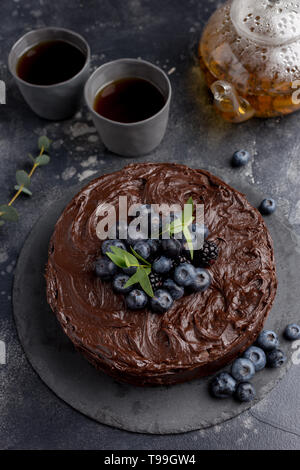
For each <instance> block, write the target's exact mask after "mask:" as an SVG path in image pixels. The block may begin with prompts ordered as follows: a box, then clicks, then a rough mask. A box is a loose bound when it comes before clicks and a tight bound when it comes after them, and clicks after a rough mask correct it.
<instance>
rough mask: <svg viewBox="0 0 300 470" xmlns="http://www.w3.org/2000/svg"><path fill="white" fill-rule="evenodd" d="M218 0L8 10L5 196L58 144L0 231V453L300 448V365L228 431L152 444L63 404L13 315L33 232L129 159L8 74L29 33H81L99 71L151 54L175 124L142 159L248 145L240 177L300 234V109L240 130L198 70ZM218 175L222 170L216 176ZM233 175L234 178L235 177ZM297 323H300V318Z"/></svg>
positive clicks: (33, 5)
mask: <svg viewBox="0 0 300 470" xmlns="http://www.w3.org/2000/svg"><path fill="white" fill-rule="evenodd" d="M217 3H218V2H216V1H210V2H207V1H200V0H193V1H188V0H185V1H182V0H181V1H179V0H163V1H158V0H140V1H138V0H131V1H130V0H128V1H127V0H126V1H121V0H119V1H116V0H115V1H101V2H100V1H96V0H90V1H89V2H83V1H82V2H79V1H78V0H74V1H73V2H72V3H70V2H67V1H66V0H60V1H58V0H55V1H52V2H50V1H48V0H43V1H40V2H33V1H27V2H15V1H10V2H4V3H3V5H2V6H1V13H2V21H1V27H0V79H2V80H5V82H6V84H7V89H8V90H7V104H6V105H0V152H1V158H0V169H1V174H0V181H1V190H0V200H1V202H2V201H3V202H5V201H7V200H8V198H9V197H10V196H11V195H12V192H11V188H13V185H14V184H15V182H14V174H15V171H16V169H20V168H24V169H26V168H27V169H28V166H27V165H28V162H29V160H28V159H27V158H26V154H27V153H28V152H34V151H35V139H36V137H37V136H38V135H41V134H43V133H47V134H48V136H49V137H50V138H51V139H53V149H52V153H51V155H52V161H51V165H50V166H49V167H45V168H44V169H41V170H38V171H37V173H36V175H35V176H34V181H33V185H32V190H33V192H34V196H33V198H32V199H28V198H26V197H23V198H20V199H19V200H18V202H17V203H16V207H18V208H19V210H20V213H21V220H20V221H19V223H18V224H7V225H6V226H5V227H4V228H1V233H0V281H1V287H0V305H1V327H0V339H1V340H3V341H5V342H6V345H7V364H6V365H0V377H1V382H0V383H1V385H0V390H1V394H0V410H1V423H0V436H1V448H39V449H41V448H84V449H87V448H100V449H136V448H144V449H153V448H155V449H164V448H167V449H215V448H219V449H224V448H230V449H256V448H257V449H261V448H263V449H268V448H273V449H274V448H275V449H297V448H298V449H299V447H300V424H299V420H300V419H299V411H298V410H299V409H300V402H299V400H300V398H299V393H297V392H298V391H299V386H300V377H299V366H296V365H293V367H292V368H291V369H290V371H289V372H288V374H287V375H286V377H285V379H284V380H283V381H282V382H281V383H280V384H279V385H278V386H277V387H276V388H275V389H274V390H273V391H272V392H271V393H270V394H269V395H267V397H266V398H265V399H264V400H263V401H262V402H260V403H259V404H258V405H256V406H255V407H254V408H252V410H251V411H250V412H246V413H244V414H243V415H241V416H240V417H239V418H236V419H234V420H232V421H229V422H227V423H225V424H223V425H220V426H215V427H213V428H211V429H209V430H202V431H196V432H191V433H187V434H184V435H178V436H165V437H161V436H145V435H136V434H130V433H126V432H124V431H118V430H116V429H112V428H109V427H106V426H102V425H99V424H97V423H95V422H93V421H91V420H89V419H87V418H85V417H84V416H82V415H80V414H79V413H77V412H76V411H74V410H72V409H71V408H69V407H68V406H67V405H66V404H65V403H63V402H62V401H60V400H59V399H58V398H56V397H55V396H54V395H53V393H52V392H50V391H49V389H48V388H47V387H46V386H45V385H44V384H43V383H42V382H41V381H40V379H39V378H38V377H37V376H36V374H35V373H34V372H33V371H32V369H31V367H30V365H29V364H28V362H27V360H26V359H25V356H24V353H23V351H22V348H21V346H20V344H19V342H18V339H17V336H16V330H15V327H14V324H13V319H12V309H11V285H12V274H13V270H14V266H15V262H16V258H17V255H18V253H19V251H20V249H21V246H22V244H23V242H24V240H25V237H26V234H27V233H28V232H29V230H30V229H31V227H32V225H33V223H34V222H35V221H36V220H37V218H38V217H39V215H41V214H42V213H44V211H45V210H47V207H48V206H49V205H50V204H51V202H52V201H53V200H55V199H56V198H57V197H59V196H60V195H62V194H63V192H64V191H65V188H67V187H69V186H71V185H73V184H74V183H76V182H78V181H83V180H84V178H86V177H89V176H92V172H94V174H95V175H96V173H97V172H98V171H101V172H103V171H113V170H115V169H118V168H119V167H121V166H124V164H126V163H127V162H128V160H126V159H122V158H120V157H116V156H113V155H111V154H109V153H108V152H106V151H105V150H104V148H103V146H102V144H101V143H100V142H99V141H98V139H97V136H96V134H95V130H94V128H93V126H92V123H91V121H90V117H89V116H88V114H87V111H86V109H85V108H84V107H83V108H82V109H81V111H80V113H79V114H77V116H76V117H75V118H74V119H73V120H70V121H64V122H62V123H48V122H47V121H43V120H41V119H39V118H38V117H36V116H34V115H33V114H32V112H31V111H30V110H29V109H28V108H27V106H26V105H25V103H24V102H23V100H22V98H21V96H20V94H19V92H18V90H17V88H16V86H15V85H14V84H13V83H12V81H11V78H10V77H9V74H8V71H7V65H6V58H7V55H8V52H9V49H10V47H11V46H12V44H13V43H14V41H15V40H16V39H17V38H18V37H19V36H20V35H22V34H23V33H24V32H25V31H27V30H30V29H32V28H35V27H42V26H45V25H51V24H53V25H56V26H64V27H67V28H68V27H69V28H73V29H75V30H77V31H78V32H80V33H81V34H83V35H84V36H85V37H86V38H87V40H88V41H89V43H90V45H91V48H92V54H93V55H92V62H93V65H94V66H96V65H99V64H101V63H104V62H105V61H107V60H111V59H115V58H119V57H142V58H143V59H146V60H150V61H152V62H154V63H157V64H158V65H160V66H162V67H163V68H164V69H165V70H166V71H169V70H171V69H172V68H173V67H175V68H176V70H175V71H174V73H172V74H171V75H170V79H171V82H172V86H173V90H174V94H173V102H172V106H171V116H170V122H169V126H168V130H167V134H166V137H165V139H164V141H163V143H162V144H161V146H160V147H159V148H158V149H157V150H156V151H155V152H154V153H153V154H151V155H149V156H146V157H142V158H141V159H139V161H166V160H167V161H174V162H180V163H182V162H183V163H186V164H188V165H190V166H194V167H203V168H206V167H208V165H209V164H212V163H213V165H214V166H215V167H216V168H217V169H222V168H228V165H229V163H228V162H229V159H230V156H231V154H232V153H233V151H234V150H236V149H239V148H242V147H245V148H247V149H248V150H250V151H251V153H252V155H253V157H254V158H253V160H252V162H251V164H249V165H248V166H247V167H246V168H245V169H242V170H235V171H239V172H240V173H239V174H240V175H241V178H245V179H247V180H249V181H250V182H252V183H255V184H256V185H257V186H258V188H259V189H260V191H261V192H263V193H265V194H266V195H268V194H270V195H271V196H273V197H275V198H276V199H277V201H278V204H279V206H280V208H281V210H282V211H283V213H284V214H285V216H286V217H287V218H288V219H289V221H290V223H291V224H292V225H293V227H294V229H295V230H296V232H297V233H298V234H300V193H299V190H300V179H299V173H300V160H299V147H300V134H299V132H298V126H299V113H298V114H294V115H291V116H289V117H285V118H282V119H271V120H253V121H249V122H247V123H245V124H242V125H239V126H234V125H231V124H228V123H225V122H223V121H221V120H220V119H219V118H218V117H217V116H216V115H215V113H214V111H213V109H212V108H211V105H210V98H209V96H208V94H207V93H206V92H205V88H204V87H203V84H202V81H201V79H200V74H199V72H198V68H197V67H195V66H194V63H195V62H194V54H195V50H196V45H197V41H198V39H199V36H200V33H201V31H202V28H203V25H204V23H205V21H206V20H207V19H208V16H209V15H210V13H211V12H212V11H213V10H214V8H215V7H216V5H217ZM216 171H217V170H216ZM232 171H233V170H232ZM295 320H298V321H299V316H298V318H295Z"/></svg>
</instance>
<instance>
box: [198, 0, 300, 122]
mask: <svg viewBox="0 0 300 470" xmlns="http://www.w3.org/2000/svg"><path fill="white" fill-rule="evenodd" d="M199 58H200V64H201V67H202V69H203V71H204V74H205V78H206V82H207V84H208V86H209V87H210V88H211V91H212V93H213V95H214V104H215V106H216V108H217V109H218V111H219V112H220V113H221V115H222V116H223V117H224V118H225V119H227V120H229V121H231V122H243V121H246V120H248V119H250V118H251V117H253V116H258V117H273V116H281V115H284V114H289V113H292V112H294V111H296V110H298V109H300V0H299V1H288V0H286V1H284V0H229V1H227V2H226V3H225V4H224V5H223V6H221V7H220V8H219V9H218V10H217V11H216V12H215V13H214V14H213V15H212V17H211V18H210V20H209V21H208V23H207V25H206V27H205V29H204V32H203V35H202V38H201V41H200V44H199Z"/></svg>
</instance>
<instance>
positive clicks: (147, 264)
mask: <svg viewBox="0 0 300 470" xmlns="http://www.w3.org/2000/svg"><path fill="white" fill-rule="evenodd" d="M130 248H131V251H132V253H133V254H134V255H135V257H136V258H138V259H139V260H140V261H142V262H143V263H144V264H145V265H146V266H151V264H150V263H149V261H146V260H145V259H144V258H143V257H142V256H141V255H139V254H138V253H137V252H136V251H135V250H134V249H133V248H132V246H131V247H130Z"/></svg>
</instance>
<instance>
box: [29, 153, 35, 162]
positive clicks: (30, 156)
mask: <svg viewBox="0 0 300 470" xmlns="http://www.w3.org/2000/svg"><path fill="white" fill-rule="evenodd" d="M28 157H29V158H30V160H31V161H32V163H35V158H34V157H33V156H32V155H31V153H29V154H28Z"/></svg>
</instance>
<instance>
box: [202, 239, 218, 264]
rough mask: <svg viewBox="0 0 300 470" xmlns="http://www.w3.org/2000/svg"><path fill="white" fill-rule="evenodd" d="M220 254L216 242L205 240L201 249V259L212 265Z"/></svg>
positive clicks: (204, 262)
mask: <svg viewBox="0 0 300 470" xmlns="http://www.w3.org/2000/svg"><path fill="white" fill-rule="evenodd" d="M218 254H219V249H218V247H217V245H216V244H215V243H214V242H204V245H203V248H202V250H199V255H198V256H199V261H200V263H201V264H203V265H206V266H209V265H212V264H214V262H215V261H216V259H217V258H218Z"/></svg>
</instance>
